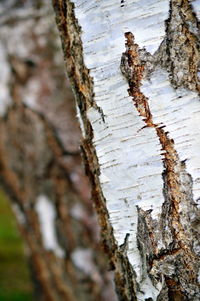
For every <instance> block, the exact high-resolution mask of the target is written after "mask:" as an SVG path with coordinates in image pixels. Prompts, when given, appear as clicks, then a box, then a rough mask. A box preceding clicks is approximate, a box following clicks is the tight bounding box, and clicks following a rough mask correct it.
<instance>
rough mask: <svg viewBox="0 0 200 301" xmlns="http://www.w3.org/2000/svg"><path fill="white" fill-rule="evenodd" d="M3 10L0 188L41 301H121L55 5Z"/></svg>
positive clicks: (12, 5)
mask: <svg viewBox="0 0 200 301" xmlns="http://www.w3.org/2000/svg"><path fill="white" fill-rule="evenodd" d="M0 9H1V12H0V27H1V29H0V30H1V36H0V41H1V42H0V68H1V82H0V135H1V136H0V184H1V186H2V187H3V189H4V190H5V191H6V192H7V194H8V195H9V197H10V200H11V202H12V207H13V209H14V212H15V213H16V217H17V220H18V224H19V228H20V231H21V233H22V236H23V238H24V241H25V242H26V244H27V246H28V257H29V259H30V266H31V270H32V275H33V278H34V284H35V292H36V297H35V298H36V300H45V301H55V300H57V301H61V300H62V301H64V300H66V301H75V300H77V301H81V300H85V301H90V300H91V301H92V300H93V301H95V300H102V301H103V300H110V301H112V300H116V297H115V293H114V289H113V284H112V272H107V270H108V264H107V261H106V258H105V256H104V254H103V252H102V250H101V247H100V245H99V228H98V225H97V219H96V215H95V213H94V211H93V206H92V202H91V199H90V187H89V184H88V181H87V179H86V177H85V175H84V171H83V168H82V166H81V157H80V151H79V143H80V141H79V140H80V131H79V126H78V124H77V120H76V112H75V104H74V100H73V97H72V94H71V91H70V89H69V84H68V82H67V80H66V78H65V76H64V70H63V69H64V68H63V63H62V54H61V52H60V41H59V39H58V34H57V32H56V26H55V20H54V16H53V13H52V8H51V4H50V3H49V1H45V0H44V1H35V0H32V1H31V0H29V1H11V0H10V1H1V4H0Z"/></svg>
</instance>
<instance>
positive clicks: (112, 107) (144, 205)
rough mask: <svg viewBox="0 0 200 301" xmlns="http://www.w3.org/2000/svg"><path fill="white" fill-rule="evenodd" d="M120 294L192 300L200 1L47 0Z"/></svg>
mask: <svg viewBox="0 0 200 301" xmlns="http://www.w3.org/2000/svg"><path fill="white" fill-rule="evenodd" d="M53 5H54V9H55V12H56V19H57V24H58V28H59V30H60V33H61V38H62V44H63V51H64V57H65V61H66V69H67V72H68V75H69V77H70V80H71V83H72V86H73V89H74V91H75V94H76V98H77V104H78V107H79V109H80V122H81V124H82V133H83V137H84V139H83V142H82V149H83V153H84V155H85V165H86V168H87V172H88V175H89V176H90V179H91V183H92V186H93V187H92V188H93V197H94V200H95V202H96V207H97V212H98V215H99V220H100V222H101V228H102V236H103V238H104V243H105V246H106V250H107V253H108V256H109V258H110V261H111V262H112V266H113V268H114V269H115V282H116V289H117V291H118V295H119V298H120V300H122V301H125V300H129V301H130V300H138V301H152V300H154V301H156V300H157V301H167V300H172V301H182V300H191V301H198V300H200V291H199V281H200V274H199V270H200V261H199V255H200V241H199V224H200V214H199V207H198V201H199V200H200V159H199V150H200V102H199V93H200V38H199V37H200V26H199V18H200V1H196V0H194V1H188V0H183V1H179V0H171V1H169V0H162V1H159V0H150V1H146V0H144V1H143V0H141V1H137V0H129V1H128V0H121V1H114V0H101V1H98V0H91V1H85V0H71V1H70V0H59V1H56V0H53Z"/></svg>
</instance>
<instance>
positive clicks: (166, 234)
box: [121, 32, 200, 300]
mask: <svg viewBox="0 0 200 301" xmlns="http://www.w3.org/2000/svg"><path fill="white" fill-rule="evenodd" d="M125 37H126V52H125V53H123V55H122V63H121V69H122V73H123V74H124V75H125V76H126V78H127V81H128V83H129V87H130V88H129V95H130V96H132V97H133V101H134V105H135V107H136V108H137V110H138V113H139V114H140V116H142V117H143V120H144V121H145V123H146V126H147V127H151V128H154V129H155V131H156V133H157V136H158V138H159V141H160V144H161V150H162V151H163V167H164V172H163V181H164V188H163V191H164V196H165V202H164V204H163V208H162V213H161V219H160V221H158V222H156V221H153V220H152V219H151V213H150V212H144V211H143V210H141V209H138V247H139V249H140V253H141V257H142V259H143V265H144V271H145V267H146V268H147V270H148V274H149V276H150V277H151V279H152V282H153V283H156V282H157V281H161V278H162V277H163V276H164V278H165V280H166V281H165V283H166V286H167V288H168V298H169V300H179V299H178V298H179V297H178V296H179V295H180V296H181V298H182V300H187V299H188V300H198V299H197V298H198V297H199V294H200V291H199V288H198V284H197V275H198V267H197V265H198V264H197V263H198V257H197V254H196V253H195V252H194V250H193V242H194V241H195V238H196V234H194V230H193V227H192V218H191V216H189V215H193V216H195V217H196V216H197V208H196V205H195V203H194V202H193V200H192V183H191V179H190V177H189V175H188V174H187V173H186V171H185V166H184V163H183V162H180V159H179V157H178V154H177V152H176V150H175V148H174V141H173V140H172V139H170V138H169V136H168V133H167V132H165V129H164V127H159V126H158V125H156V124H154V122H153V116H152V114H151V111H150V109H149V105H148V98H147V97H145V95H144V94H143V93H142V92H141V91H140V86H141V80H142V78H143V74H144V70H145V64H144V60H141V59H140V50H139V47H138V45H137V44H136V43H135V42H134V36H133V34H132V33H131V32H127V33H126V34H125ZM142 51H143V50H142ZM159 241H161V242H162V244H163V245H164V247H159V245H158V242H159ZM165 290H166V289H165ZM160 298H161V297H160ZM184 298H186V299H184Z"/></svg>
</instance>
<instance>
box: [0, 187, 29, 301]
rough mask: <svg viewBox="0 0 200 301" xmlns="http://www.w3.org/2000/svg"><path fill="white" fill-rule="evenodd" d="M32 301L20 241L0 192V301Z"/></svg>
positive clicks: (13, 219) (14, 222)
mask: <svg viewBox="0 0 200 301" xmlns="http://www.w3.org/2000/svg"><path fill="white" fill-rule="evenodd" d="M25 300H26V301H32V300H33V298H32V289H31V281H30V277H29V272H28V267H27V263H26V259H25V257H24V250H23V243H22V239H21V237H20V235H19V232H18V231H17V226H16V221H15V217H14V214H13V212H12V211H11V208H10V204H9V201H8V200H7V199H6V197H5V195H4V194H3V192H2V191H1V190H0V301H25Z"/></svg>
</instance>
